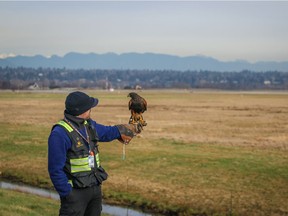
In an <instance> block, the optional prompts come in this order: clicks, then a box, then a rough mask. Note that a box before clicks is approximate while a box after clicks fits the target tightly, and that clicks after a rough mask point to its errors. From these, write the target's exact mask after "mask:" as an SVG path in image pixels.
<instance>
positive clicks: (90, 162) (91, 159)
mask: <svg viewBox="0 0 288 216" xmlns="http://www.w3.org/2000/svg"><path fill="white" fill-rule="evenodd" d="M88 164H89V167H90V168H94V166H95V164H94V156H93V155H89V156H88Z"/></svg>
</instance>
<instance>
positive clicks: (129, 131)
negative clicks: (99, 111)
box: [116, 124, 142, 144]
mask: <svg viewBox="0 0 288 216" xmlns="http://www.w3.org/2000/svg"><path fill="white" fill-rule="evenodd" d="M116 127H117V128H118V130H119V132H120V134H121V137H120V138H118V140H119V141H120V142H122V143H124V144H128V143H129V142H130V141H131V139H132V138H133V137H134V136H136V135H137V134H139V133H141V130H142V129H141V127H140V126H139V124H122V125H116Z"/></svg>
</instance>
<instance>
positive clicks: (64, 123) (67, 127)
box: [57, 120, 73, 133]
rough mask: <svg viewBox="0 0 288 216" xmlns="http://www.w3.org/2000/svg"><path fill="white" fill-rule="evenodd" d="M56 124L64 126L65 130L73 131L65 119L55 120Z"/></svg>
mask: <svg viewBox="0 0 288 216" xmlns="http://www.w3.org/2000/svg"><path fill="white" fill-rule="evenodd" d="M57 124H58V125H61V126H63V127H64V128H66V130H67V131H68V132H69V133H71V132H72V131H73V128H72V127H71V126H70V125H69V124H67V123H66V122H65V121H63V120H61V121H59V122H57Z"/></svg>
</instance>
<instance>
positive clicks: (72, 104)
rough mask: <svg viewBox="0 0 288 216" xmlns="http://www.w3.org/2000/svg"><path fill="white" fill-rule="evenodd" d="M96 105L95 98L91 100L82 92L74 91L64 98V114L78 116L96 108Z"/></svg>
mask: <svg viewBox="0 0 288 216" xmlns="http://www.w3.org/2000/svg"><path fill="white" fill-rule="evenodd" d="M97 104H98V99H97V98H93V97H90V96H88V95H87V94H85V93H83V92H80V91H76V92H72V93H70V94H69V95H68V96H67V97H66V101H65V108H66V110H65V112H66V113H68V114H70V115H73V116H79V115H81V114H83V113H85V112H87V111H89V110H90V109H91V108H93V107H95V106H97Z"/></svg>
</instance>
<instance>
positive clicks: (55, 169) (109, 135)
mask: <svg viewBox="0 0 288 216" xmlns="http://www.w3.org/2000/svg"><path fill="white" fill-rule="evenodd" d="M65 117H67V118H68V119H69V120H70V122H71V123H72V124H73V126H74V127H76V128H77V129H78V130H79V132H80V133H81V134H82V135H83V136H85V137H86V134H85V128H84V121H85V120H84V119H80V118H77V117H74V116H70V115H68V114H66V113H65ZM89 121H90V123H91V125H92V126H93V127H94V128H95V129H96V132H97V134H98V139H99V142H109V141H112V140H114V139H118V138H120V136H121V135H120V133H119V130H118V128H117V127H116V126H104V125H101V124H98V123H96V122H95V121H93V120H91V119H90V120H89ZM85 144H86V145H88V143H87V142H85ZM71 147H72V141H71V139H70V138H69V136H68V134H67V132H66V131H65V129H64V128H63V127H62V126H60V125H56V126H55V127H54V128H53V129H52V131H51V134H50V136H49V139H48V171H49V175H50V178H51V181H52V183H53V185H54V187H55V189H56V190H57V192H58V193H59V195H60V196H61V197H64V196H67V195H69V193H70V191H71V190H72V187H71V185H70V184H69V183H68V178H67V176H66V174H65V172H64V167H65V162H66V156H67V152H68V151H69V150H70V149H71Z"/></svg>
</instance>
